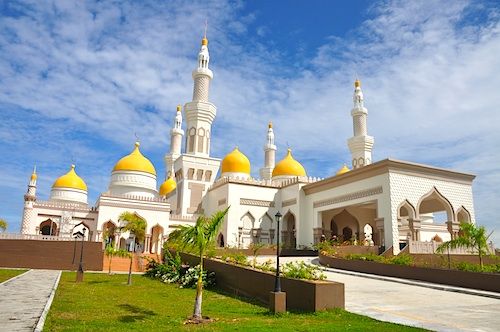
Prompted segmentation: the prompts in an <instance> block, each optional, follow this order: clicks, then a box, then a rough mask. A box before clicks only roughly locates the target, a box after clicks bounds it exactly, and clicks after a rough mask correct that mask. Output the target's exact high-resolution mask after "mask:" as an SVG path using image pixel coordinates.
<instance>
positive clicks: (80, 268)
mask: <svg viewBox="0 0 500 332" xmlns="http://www.w3.org/2000/svg"><path fill="white" fill-rule="evenodd" d="M86 230H87V229H86V228H83V229H82V233H80V234H81V235H82V248H81V250H80V264H79V265H78V271H77V272H76V282H82V281H83V242H84V240H85V231H86Z"/></svg>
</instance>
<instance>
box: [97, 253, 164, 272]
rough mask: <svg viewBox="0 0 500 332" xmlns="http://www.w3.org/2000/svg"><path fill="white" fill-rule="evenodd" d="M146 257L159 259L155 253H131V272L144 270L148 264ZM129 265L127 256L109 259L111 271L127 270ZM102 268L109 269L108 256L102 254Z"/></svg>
mask: <svg viewBox="0 0 500 332" xmlns="http://www.w3.org/2000/svg"><path fill="white" fill-rule="evenodd" d="M146 257H147V258H149V259H154V260H156V261H160V255H157V254H133V257H132V272H144V271H145V269H146V266H147V264H148V261H147V259H146ZM129 266H130V258H128V257H113V259H112V261H111V271H112V272H128V269H129ZM102 270H103V271H108V270H109V258H108V257H107V256H106V255H104V257H103V264H102Z"/></svg>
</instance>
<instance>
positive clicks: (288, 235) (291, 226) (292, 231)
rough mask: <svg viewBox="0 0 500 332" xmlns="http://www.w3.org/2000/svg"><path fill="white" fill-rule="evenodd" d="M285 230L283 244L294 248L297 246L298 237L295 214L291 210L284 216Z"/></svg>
mask: <svg viewBox="0 0 500 332" xmlns="http://www.w3.org/2000/svg"><path fill="white" fill-rule="evenodd" d="M283 228H284V229H283V231H282V232H281V234H282V238H283V246H284V247H285V248H293V249H295V248H296V247H297V238H296V228H295V216H294V215H293V213H291V212H287V214H286V215H285V216H284V217H283Z"/></svg>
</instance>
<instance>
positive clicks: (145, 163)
mask: <svg viewBox="0 0 500 332" xmlns="http://www.w3.org/2000/svg"><path fill="white" fill-rule="evenodd" d="M113 171H137V172H145V173H150V174H153V175H156V170H155V167H154V166H153V164H152V163H151V162H150V161H149V159H148V158H146V157H144V156H143V155H142V153H141V151H139V142H135V148H134V151H132V153H131V154H129V155H128V156H125V157H123V158H122V159H120V160H119V161H118V162H117V163H116V165H115V167H114V168H113Z"/></svg>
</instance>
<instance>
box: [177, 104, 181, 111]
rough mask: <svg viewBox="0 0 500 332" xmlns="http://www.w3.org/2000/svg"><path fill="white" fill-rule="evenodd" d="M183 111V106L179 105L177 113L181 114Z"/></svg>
mask: <svg viewBox="0 0 500 332" xmlns="http://www.w3.org/2000/svg"><path fill="white" fill-rule="evenodd" d="M181 111H182V106H181V104H179V105H177V112H181Z"/></svg>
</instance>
